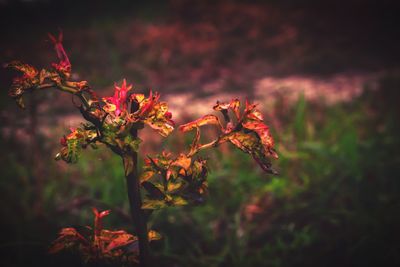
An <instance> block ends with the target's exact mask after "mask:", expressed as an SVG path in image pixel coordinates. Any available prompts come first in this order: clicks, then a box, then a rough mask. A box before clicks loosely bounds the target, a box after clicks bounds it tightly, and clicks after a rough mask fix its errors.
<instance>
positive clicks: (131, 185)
mask: <svg viewBox="0 0 400 267" xmlns="http://www.w3.org/2000/svg"><path fill="white" fill-rule="evenodd" d="M49 38H50V40H51V41H52V42H53V44H54V48H55V50H56V52H57V56H58V59H59V62H58V63H53V64H52V68H51V69H49V70H47V69H42V70H40V71H39V70H37V69H36V68H34V67H32V66H30V65H28V64H24V63H21V62H17V61H14V62H11V63H9V64H7V66H8V67H10V68H13V69H16V70H18V71H20V72H22V73H23V75H22V76H21V77H17V78H14V80H13V83H12V85H11V89H10V91H9V95H10V96H11V97H12V98H14V99H15V101H16V102H17V104H18V105H19V106H20V107H21V108H24V101H23V97H24V95H25V94H26V93H28V92H35V91H40V90H60V91H63V92H66V93H69V94H71V95H72V96H73V104H74V105H75V106H76V107H77V108H78V109H79V111H80V113H81V115H82V117H83V118H84V119H85V120H86V122H85V123H82V124H81V126H80V127H78V128H72V129H71V131H70V133H68V134H67V135H65V136H64V137H62V138H61V140H60V143H61V150H60V152H59V153H58V154H57V155H56V159H62V160H64V161H65V162H67V163H74V162H76V161H77V160H78V158H79V155H80V152H81V150H82V149H84V148H87V147H88V146H90V147H97V145H99V144H102V145H104V146H106V147H108V148H109V149H111V150H112V151H113V152H114V153H115V154H117V155H118V156H120V157H121V159H122V162H123V167H124V170H125V177H126V183H127V192H128V199H129V205H130V212H131V216H132V219H133V223H134V226H135V232H136V236H133V235H130V234H127V233H126V232H124V231H114V232H113V231H107V230H104V229H102V227H101V221H102V217H104V216H105V215H108V213H109V212H108V211H103V212H101V213H99V212H98V211H97V210H94V213H95V216H96V217H95V226H94V229H93V231H92V234H90V235H86V236H85V235H84V234H83V233H81V232H80V231H79V230H78V229H75V228H64V229H62V230H61V232H60V236H59V238H58V239H57V240H56V241H55V242H54V243H53V245H52V247H51V251H52V252H57V251H60V250H63V249H66V248H75V249H78V250H79V251H81V253H82V255H83V256H84V257H85V258H86V259H87V260H90V261H106V260H111V261H115V260H118V259H120V260H122V259H123V260H122V261H124V262H128V263H132V262H140V265H142V266H150V265H151V257H150V251H149V240H154V239H158V238H159V235H158V234H156V233H155V232H154V231H150V232H149V231H148V230H147V220H148V216H149V215H150V214H151V212H152V211H153V210H156V209H160V208H164V207H168V206H182V205H187V204H191V203H199V202H201V201H202V199H203V195H204V194H205V193H206V191H207V174H208V169H207V162H206V160H205V159H202V158H200V157H198V155H197V154H198V152H200V151H202V150H205V149H208V148H215V147H217V146H219V145H220V144H222V143H226V142H229V143H232V144H233V145H234V146H236V147H237V148H239V149H240V150H242V151H244V152H245V153H248V154H250V155H251V156H252V157H253V158H254V160H255V161H256V162H257V163H258V164H259V165H260V167H261V168H262V169H263V170H264V171H265V172H267V173H271V174H274V173H275V171H274V170H273V169H272V166H271V161H270V158H271V157H272V158H277V157H278V156H277V154H276V152H275V150H274V141H273V138H272V136H271V134H270V131H269V128H268V126H267V125H265V124H264V122H263V116H262V114H261V113H260V111H259V110H258V109H257V108H256V105H255V104H251V103H249V102H248V101H247V100H246V102H245V105H244V108H241V103H240V101H239V100H238V99H233V100H232V101H231V102H229V103H221V102H217V104H216V105H215V106H214V107H213V109H214V110H215V111H219V112H221V114H222V118H223V120H220V119H219V117H217V116H216V115H205V116H203V117H201V118H199V119H197V120H195V121H192V122H189V123H187V124H184V125H181V126H180V127H179V129H180V131H182V132H183V133H185V132H189V131H195V135H194V139H193V141H192V144H191V146H190V148H189V149H188V151H183V152H181V153H178V155H177V156H174V155H172V154H170V153H168V152H166V151H163V152H162V153H161V154H158V155H155V156H146V158H145V165H144V166H143V171H142V172H141V175H139V173H138V151H139V146H140V143H141V140H140V138H139V136H138V132H139V131H140V130H141V129H143V127H144V126H145V125H147V126H150V127H151V128H152V129H154V130H155V131H156V132H158V133H159V134H160V135H161V136H163V137H167V136H168V135H169V134H170V133H171V132H172V131H173V130H174V127H175V123H174V121H172V114H171V113H170V112H169V111H168V105H167V103H165V102H162V101H160V95H159V94H158V93H153V92H152V91H150V93H149V95H148V96H145V95H143V94H137V93H133V92H132V85H128V84H127V82H126V80H125V79H124V80H123V82H122V84H121V85H117V84H116V85H115V88H114V89H115V90H114V94H113V95H112V96H110V97H103V98H99V97H97V95H96V94H95V92H94V91H93V90H92V89H91V88H90V86H89V84H88V82H86V81H72V80H71V63H70V61H69V59H68V56H67V54H66V52H65V50H64V47H63V45H62V38H63V37H62V34H60V35H59V36H58V38H56V37H54V36H52V35H50V34H49ZM76 99H78V100H79V102H78V103H77V101H76ZM204 125H213V126H215V127H216V128H217V130H218V133H219V134H218V137H217V138H216V139H215V140H213V141H211V142H209V143H205V144H202V143H201V141H200V133H201V131H200V128H201V127H202V126H204ZM85 229H88V228H85ZM135 246H136V248H135ZM137 246H138V249H137Z"/></svg>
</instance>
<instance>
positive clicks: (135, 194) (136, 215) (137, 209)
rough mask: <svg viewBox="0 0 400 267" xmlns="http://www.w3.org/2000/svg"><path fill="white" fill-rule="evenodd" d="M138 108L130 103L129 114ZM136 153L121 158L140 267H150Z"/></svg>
mask: <svg viewBox="0 0 400 267" xmlns="http://www.w3.org/2000/svg"><path fill="white" fill-rule="evenodd" d="M137 109H138V106H137V104H136V103H135V102H132V107H131V112H135V111H136V110H137ZM131 135H132V137H135V138H137V136H138V133H137V129H132V130H131ZM137 157H138V155H137V153H136V152H132V153H131V154H130V155H126V156H124V157H123V161H124V167H125V176H126V183H127V187H128V198H129V206H130V210H131V216H132V219H133V223H134V225H135V228H136V234H137V236H138V239H139V258H140V265H141V266H145V267H149V266H151V258H150V248H149V238H148V234H147V218H146V215H145V213H144V210H143V209H142V198H141V195H140V181H139V175H138V170H137Z"/></svg>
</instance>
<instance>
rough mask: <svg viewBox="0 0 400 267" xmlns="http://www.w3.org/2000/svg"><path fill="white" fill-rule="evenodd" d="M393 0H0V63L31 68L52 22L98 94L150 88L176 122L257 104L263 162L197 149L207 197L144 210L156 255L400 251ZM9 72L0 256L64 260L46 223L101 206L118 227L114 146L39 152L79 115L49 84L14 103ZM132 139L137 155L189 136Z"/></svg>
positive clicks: (399, 74) (68, 222)
mask: <svg viewBox="0 0 400 267" xmlns="http://www.w3.org/2000/svg"><path fill="white" fill-rule="evenodd" d="M395 2H396V1H358V0H350V1H333V0H332V1H331V0H329V1H302V0H301V1H289V0H270V1H184V0H170V1H149V2H146V3H142V4H139V3H135V1H108V2H103V1H76V2H75V1H51V0H48V1H39V0H36V1H35V0H30V1H28V0H26V1H7V0H0V24H1V27H0V34H1V35H0V36H1V41H0V62H1V63H2V64H3V63H5V62H9V61H11V60H15V59H18V60H22V61H24V62H27V63H29V64H32V65H34V66H37V67H38V68H39V67H45V66H49V64H50V63H51V62H54V61H55V60H56V55H55V53H54V51H53V48H52V45H51V43H50V42H49V40H48V37H47V33H48V32H51V33H57V32H58V29H62V31H63V32H64V46H65V48H66V50H67V53H68V54H69V57H70V60H71V62H72V66H73V72H74V78H75V79H77V80H81V79H82V80H88V81H89V83H90V84H91V86H92V87H93V88H95V90H96V92H97V93H98V94H99V95H100V96H106V95H110V94H111V92H112V90H113V89H112V88H113V84H114V82H118V83H119V82H120V81H121V80H122V79H123V78H127V80H128V82H129V83H133V85H134V89H135V90H136V91H137V92H143V93H147V92H148V90H149V89H150V88H151V89H153V90H155V91H158V92H160V93H161V95H162V99H163V100H165V101H167V102H168V103H169V106H170V109H171V111H172V113H173V116H174V117H173V119H174V120H175V121H176V122H177V124H180V123H184V122H187V121H189V120H190V119H194V118H197V117H198V116H200V115H203V114H207V113H212V112H213V111H212V106H213V104H214V103H215V101H216V100H220V101H229V100H230V99H231V98H233V97H239V98H241V99H242V100H244V99H245V97H248V98H249V99H250V100H252V101H255V102H257V103H259V106H260V108H261V109H262V111H263V114H264V115H265V118H266V123H267V124H268V125H269V126H270V128H271V130H272V133H273V136H274V138H275V141H276V144H277V145H276V146H277V151H278V154H279V155H280V159H279V160H275V161H274V162H273V164H274V166H276V169H277V170H278V171H279V175H277V176H271V175H266V174H264V173H263V172H262V171H261V170H260V168H259V167H258V166H257V165H256V164H254V162H253V161H252V159H251V158H249V157H248V156H247V155H245V154H243V153H241V152H240V151H237V150H235V148H233V147H231V146H223V147H222V148H221V149H220V150H216V151H214V152H212V153H208V154H207V156H208V158H209V159H210V160H209V162H210V166H209V167H210V169H211V173H210V177H209V190H210V192H209V196H208V197H207V201H206V202H205V203H204V204H203V205H200V206H196V207H183V208H169V209H166V210H162V211H158V212H155V213H154V215H153V216H152V219H151V221H150V225H151V227H152V228H153V229H156V230H158V231H159V232H160V233H161V234H162V235H163V239H162V240H161V241H157V242H156V243H154V244H153V245H152V246H153V251H154V254H155V257H156V258H157V264H158V265H159V266H193V267H195V266H196V267H197V266H199V267H200V266H276V267H280V266H335V267H336V266H400V245H399V241H400V235H399V232H400V231H398V228H399V225H400V201H399V200H400V195H399V193H400V181H399V179H400V154H399V148H400V147H399V146H400V140H399V136H400V135H399V134H400V129H399V122H400V121H399V115H400V105H399V100H400V98H399V97H400V93H399V89H400V65H399V59H400V53H399V47H400V31H399V28H398V25H400V24H399V22H400V21H399V20H400V19H399V18H400V17H399V11H400V10H399V9H398V8H397V5H396V4H395ZM15 75H17V73H15V72H12V71H9V70H4V69H2V70H1V71H0V87H1V94H0V104H1V111H0V146H1V153H0V163H1V164H0V173H1V175H0V176H1V177H0V200H1V207H0V218H1V223H0V251H1V254H2V256H1V257H0V265H1V266H56V265H57V266H80V265H81V262H80V260H79V258H78V257H77V256H76V255H64V257H63V256H62V255H61V256H54V257H53V256H52V257H50V256H47V254H46V249H47V248H48V246H49V244H50V242H51V241H52V240H53V239H55V238H56V235H57V232H58V231H59V229H60V228H62V227H67V226H74V225H91V224H92V214H91V207H92V206H95V207H98V208H99V209H106V208H107V209H111V210H112V213H111V215H110V216H109V217H108V218H107V219H106V220H105V226H106V227H107V228H111V229H127V230H130V229H131V221H130V218H129V215H128V203H127V197H126V188H125V180H124V175H123V169H122V165H121V162H120V159H119V158H117V157H116V156H114V155H112V154H111V153H110V152H109V151H107V150H106V149H99V150H96V151H94V150H89V149H88V150H87V151H85V152H84V153H83V155H82V157H81V159H80V161H79V162H78V163H77V164H73V165H67V164H65V163H63V162H56V161H54V160H53V158H54V155H55V154H56V152H57V151H58V149H59V148H60V145H59V138H60V137H61V136H62V135H63V134H65V133H67V132H68V128H69V127H74V126H78V125H79V123H80V122H81V121H82V120H81V118H80V116H79V113H78V111H77V110H76V109H74V108H73V105H72V104H71V103H70V102H71V99H70V96H68V95H65V94H62V93H59V92H51V91H50V92H43V93H41V94H35V95H31V96H29V97H28V99H27V102H28V104H27V110H26V111H22V110H19V109H18V108H17V106H16V105H15V103H14V102H13V101H12V100H11V99H10V98H9V97H8V96H7V91H8V88H9V86H10V84H11V81H12V77H14V76H15ZM212 134H213V132H212V131H209V135H212ZM140 137H141V138H142V139H143V140H144V142H145V144H144V145H143V146H142V147H141V153H143V154H142V155H145V154H147V153H156V152H158V151H160V150H161V149H163V148H164V149H169V150H171V151H179V150H181V149H182V148H183V147H184V146H185V145H187V144H189V143H190V138H187V137H184V136H182V135H180V134H179V133H174V134H172V135H171V136H170V137H168V138H167V139H164V140H162V139H161V138H160V137H158V136H157V134H155V133H153V132H152V131H149V130H144V131H143V132H142V133H141V134H140ZM210 138H211V137H210Z"/></svg>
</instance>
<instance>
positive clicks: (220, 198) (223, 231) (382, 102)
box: [0, 75, 400, 266]
mask: <svg viewBox="0 0 400 267" xmlns="http://www.w3.org/2000/svg"><path fill="white" fill-rule="evenodd" d="M399 85H400V78H399V76H396V75H392V76H390V75H389V76H387V77H386V78H384V79H383V80H382V81H381V82H380V88H379V90H377V91H372V90H367V91H365V93H364V94H363V95H361V96H360V97H358V98H357V99H354V100H352V101H350V102H347V103H338V104H335V105H330V106H327V105H325V104H324V102H323V100H322V99H321V102H318V103H316V102H314V103H312V102H307V101H306V100H305V98H304V97H303V96H301V95H300V96H299V99H298V101H297V103H295V104H294V105H292V106H289V107H287V108H285V109H282V108H281V106H282V105H281V103H279V100H278V101H277V102H276V103H275V110H274V111H273V112H274V113H273V114H274V116H275V117H274V118H271V121H270V123H271V127H272V130H273V131H274V132H273V135H274V137H275V139H276V144H277V150H278V152H279V155H280V159H279V160H277V161H274V164H275V165H276V166H277V169H278V171H279V175H278V176H268V175H265V174H264V173H262V172H261V170H260V169H259V168H258V167H257V166H256V165H255V164H254V163H253V162H252V160H251V159H250V158H249V157H248V156H247V155H244V154H242V153H241V152H240V151H237V150H235V149H233V148H231V147H224V148H223V150H222V151H223V152H221V151H215V152H214V153H211V154H210V155H209V157H210V160H209V162H210V168H211V172H210V177H209V189H210V192H209V196H208V197H207V200H206V202H205V203H204V204H203V205H199V206H195V207H184V208H169V209H166V210H162V211H157V212H155V213H154V215H153V216H152V218H151V221H150V225H151V226H152V228H154V229H157V230H158V231H159V232H161V233H162V235H163V237H164V238H163V240H162V241H159V242H158V243H156V244H153V249H154V252H155V255H156V257H157V259H158V261H159V262H162V264H161V265H162V266H339V265H341V266H361V265H362V266H370V265H371V266H395V265H396V264H397V263H400V256H399V255H400V254H399V252H400V250H399V245H398V235H397V234H396V233H397V228H398V225H399V223H400V216H399V212H398V211H399V208H400V201H399V195H400V194H399V193H400V192H399V191H400V182H399V177H400V176H399V174H400V170H399V166H400V157H399V154H398V151H399V145H400V141H399V138H398V136H399V132H400V131H399V127H398V125H397V123H398V115H399V114H400V113H399V109H398V106H397V103H396V101H394V100H393V99H396V98H397V99H398V91H397V88H398V86H399ZM283 99H284V96H282V99H281V100H283ZM272 119H274V120H272ZM274 126H276V127H274ZM175 138H179V137H175ZM1 142H3V143H4V144H1V145H6V144H5V143H7V146H8V147H12V148H13V149H10V150H9V151H6V152H5V153H3V154H2V155H1V160H2V163H3V164H2V166H1V173H2V179H1V180H0V183H1V187H0V190H1V192H0V195H1V196H2V202H3V203H4V204H3V205H2V209H1V218H2V225H3V226H2V232H3V233H2V236H3V240H4V241H2V244H0V247H2V248H3V250H5V251H13V253H14V254H13V253H11V254H10V255H9V257H10V259H8V260H9V262H13V259H12V257H18V255H19V256H20V257H22V258H18V261H19V262H22V263H25V261H27V262H29V261H30V260H32V258H35V257H36V256H37V255H42V254H44V250H45V248H46V247H47V246H48V244H49V242H50V241H51V239H52V238H54V237H55V235H56V232H57V230H58V229H59V228H60V227H65V226H69V225H76V224H81V225H90V224H91V212H90V207H91V206H98V207H101V208H111V209H113V210H114V212H113V213H112V215H111V216H110V218H108V219H107V220H106V227H110V228H126V229H130V228H131V225H130V221H129V216H128V215H127V214H128V206H127V199H126V189H125V181H124V177H123V170H122V167H121V162H120V159H118V158H117V157H114V156H112V155H111V153H109V152H105V150H104V149H99V150H95V151H90V150H88V151H86V152H84V155H83V156H82V157H81V159H80V161H79V163H78V164H76V165H71V166H64V165H60V164H59V163H55V162H54V161H53V160H52V158H51V155H50V154H49V155H47V154H46V153H44V152H45V151H41V155H42V154H43V157H42V158H41V159H40V161H41V162H42V164H43V165H44V166H45V174H46V177H44V178H43V179H44V181H43V189H42V191H41V194H42V200H41V201H42V207H41V211H39V213H38V211H37V210H34V209H32V205H31V204H32V203H34V202H35V201H37V199H36V198H37V192H36V191H35V190H36V189H35V186H34V185H35V181H34V180H32V179H34V176H32V174H31V173H30V172H31V171H32V169H31V168H32V166H30V165H29V164H26V162H27V158H26V157H27V155H26V154H24V153H21V152H22V151H24V148H23V147H21V143H19V142H18V140H12V138H11V140H4V139H1ZM186 142H190V140H189V139H188V140H186ZM168 143H170V144H176V143H177V140H174V137H172V138H171V139H169V140H168V141H167V142H166V144H164V145H166V146H168ZM52 146H55V144H53V145H52ZM43 150H45V149H43ZM47 152H49V151H47ZM60 166H61V170H60ZM32 244H33V245H32ZM31 246H34V247H35V248H36V249H35V250H33V251H34V252H35V253H37V252H38V251H39V252H40V253H41V254H40V253H39V254H37V255H36V256H35V255H30V254H29V253H34V252H32V251H31V250H30V249H29V248H30V247H31ZM14 248H18V249H17V250H16V252H14V250H13V249H14ZM27 251H30V252H29V253H28V252H27ZM24 253H28V254H29V255H28V254H24ZM14 260H15V259H14ZM6 261H7V260H6ZM56 262H57V260H56ZM58 263H59V262H58Z"/></svg>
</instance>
